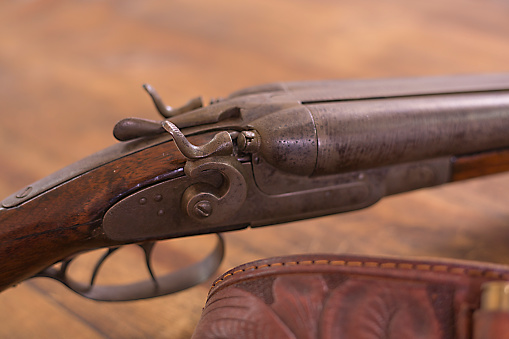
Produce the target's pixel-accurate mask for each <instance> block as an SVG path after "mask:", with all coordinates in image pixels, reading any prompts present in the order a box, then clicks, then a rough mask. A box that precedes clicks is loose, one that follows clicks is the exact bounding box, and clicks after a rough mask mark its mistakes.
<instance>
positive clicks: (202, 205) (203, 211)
mask: <svg viewBox="0 0 509 339" xmlns="http://www.w3.org/2000/svg"><path fill="white" fill-rule="evenodd" d="M193 213H194V215H195V216H197V217H199V218H206V217H209V216H210V215H211V214H212V205H211V204H210V202H209V201H207V200H200V201H198V202H197V203H196V204H194V206H193Z"/></svg>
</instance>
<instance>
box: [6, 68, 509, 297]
mask: <svg viewBox="0 0 509 339" xmlns="http://www.w3.org/2000/svg"><path fill="white" fill-rule="evenodd" d="M145 89H146V90H147V91H148V93H149V94H150V95H151V97H152V99H153V101H154V103H155V105H156V108H157V109H158V111H159V113H161V115H162V116H163V118H164V120H163V121H162V122H157V121H150V120H143V119H136V118H129V119H125V120H122V121H120V122H119V123H118V124H117V125H116V126H115V128H114V135H115V137H116V138H117V139H119V140H120V141H121V142H120V143H118V144H116V145H113V146H112V147H109V148H107V149H105V150H103V151H101V152H98V153H96V154H94V155H92V156H90V157H87V158H85V159H83V160H81V161H79V162H77V163H75V164H73V165H71V166H69V167H66V168H64V169H62V170H60V171H58V172H56V173H55V174H53V175H51V176H49V177H47V178H44V179H42V180H40V181H38V182H36V183H34V184H32V185H29V186H27V187H25V188H23V189H22V190H20V191H19V192H16V193H15V194H13V195H11V196H10V197H8V198H6V199H5V200H3V201H2V203H1V207H0V225H1V228H0V243H1V245H0V258H2V260H1V264H0V267H1V270H0V272H1V273H0V290H3V289H6V288H8V287H10V286H12V285H14V284H17V283H19V282H21V281H23V280H26V279H29V278H31V277H36V276H45V277H50V278H54V279H56V280H58V281H60V282H62V283H64V284H65V285H67V286H68V287H69V288H71V289H73V290H74V291H76V292H78V293H80V294H81V295H84V296H86V297H89V298H92V299H97V300H129V299H139V298H148V297H154V296H158V295H163V294H167V293H172V292H175V291H178V290H181V289H183V288H187V287H189V286H192V285H194V284H196V283H199V282H201V281H203V280H204V279H206V278H207V277H208V276H210V275H211V274H213V273H214V272H215V270H216V268H217V266H218V264H219V262H220V261H221V258H222V255H223V243H222V240H221V238H220V237H219V240H218V243H217V246H216V248H215V249H214V250H213V252H212V253H211V254H210V255H209V256H207V257H205V259H204V261H203V262H199V263H197V264H195V265H192V266H190V267H188V268H186V269H184V270H182V271H178V272H174V273H171V274H169V275H167V276H163V277H155V276H154V274H152V271H151V269H150V254H151V250H152V248H153V244H154V242H155V241H157V240H161V239H169V238H176V237H185V236H192V235H197V234H205V233H218V232H226V231H231V230H238V229H242V228H246V227H258V226H265V225H273V224H278V223H284V222H289V221H293V220H299V219H305V218H312V217H317V216H322V215H328V214H334V213H340V212H347V211H352V210H357V209H361V208H364V207H367V206H370V205H372V204H374V203H375V202H377V201H378V200H379V199H380V198H382V197H384V196H388V195H392V194H396V193H401V192H407V191H411V190H415V189H419V188H423V187H430V186H436V185H441V184H444V183H447V182H451V181H458V180H463V179H468V178H472V177H476V176H481V175H486V174H490V173H497V172H502V171H507V170H509V134H508V131H509V74H505V75H484V76H456V77H435V78H422V79H391V80H359V81H320V82H289V83H276V84H270V85H264V86H258V87H252V88H248V89H245V90H242V91H238V92H235V93H233V94H232V95H230V96H229V97H228V98H226V99H222V100H218V101H216V102H213V103H211V104H210V105H209V106H206V107H202V104H201V100H199V99H193V100H191V101H190V102H189V103H187V104H186V105H184V106H183V107H181V108H178V109H171V108H170V107H168V106H166V105H164V103H163V102H162V100H161V99H160V97H159V96H158V94H157V93H156V92H155V90H154V89H152V88H151V87H150V86H148V85H145ZM131 243H138V244H140V246H141V247H142V248H143V249H144V250H145V254H146V261H147V267H148V269H149V272H150V278H149V279H148V280H146V281H140V282H137V283H133V284H130V285H126V286H99V285H96V284H94V281H95V277H96V275H97V273H98V272H99V268H100V267H101V264H102V263H103V262H104V260H105V259H106V258H107V257H108V256H109V255H110V254H111V253H113V251H114V250H115V249H116V248H118V247H119V246H121V245H124V244H131ZM104 247H107V248H109V251H108V252H107V253H106V254H105V255H104V256H103V257H102V258H101V259H100V260H99V262H98V263H97V265H96V268H95V269H94V271H93V274H92V277H91V279H90V283H87V284H84V283H79V282H76V281H74V280H72V279H70V277H69V276H68V274H67V273H68V272H67V269H68V266H69V264H70V263H71V262H72V259H73V258H74V256H75V255H77V254H79V253H81V252H83V251H88V250H92V249H97V248H104ZM59 262H60V263H61V264H60V265H54V264H55V263H59Z"/></svg>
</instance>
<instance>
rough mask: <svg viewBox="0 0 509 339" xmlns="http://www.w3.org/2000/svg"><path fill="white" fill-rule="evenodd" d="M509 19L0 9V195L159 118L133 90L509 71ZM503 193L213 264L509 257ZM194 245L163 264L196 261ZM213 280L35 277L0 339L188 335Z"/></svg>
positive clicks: (189, 90) (300, 5)
mask: <svg viewBox="0 0 509 339" xmlns="http://www.w3.org/2000/svg"><path fill="white" fill-rule="evenodd" d="M507 18H509V2H507V1H503V0H486V1H482V2H481V1H475V0H450V1H441V0H429V1H419V2H417V1H413V2H409V1H405V0H388V1H374V0H373V1H354V0H349V1H315V2H312V1H304V0H298V1H294V0H292V1H291V0H271V1H267V0H256V1H254V0H249V1H236V2H234V1H204V0H199V1H168V2H159V1H154V0H145V1H120V0H117V1H108V2H106V1H93V0H92V1H63V0H31V1H3V2H1V3H0V108H1V109H0V196H2V197H5V196H7V195H9V194H11V193H12V192H14V191H16V190H18V189H19V188H21V187H22V186H24V185H26V184H28V183H30V182H33V181H35V180H37V179H40V178H42V177H43V176H46V175H48V174H50V173H51V172H53V171H55V170H57V169H59V168H61V167H63V166H65V165H67V164H69V163H71V162H74V161H76V160H78V159H80V158H82V157H84V156H86V155H88V154H90V153H92V152H95V151H97V150H99V149H102V148H104V147H106V146H108V145H110V144H112V143H114V142H115V140H114V139H113V137H112V134H111V130H112V128H113V125H114V124H115V122H116V121H118V120H120V119H122V118H124V117H128V116H136V117H142V118H148V119H156V118H157V115H156V112H155V110H154V109H153V107H152V104H151V102H150V101H149V99H148V96H147V95H146V94H145V93H144V92H143V91H142V89H141V84H142V83H144V82H149V83H151V84H152V85H153V86H155V87H156V88H157V89H158V91H159V93H160V94H161V95H162V96H163V98H164V99H165V101H166V102H167V103H169V104H170V105H175V106H178V105H179V104H182V103H184V102H185V101H187V99H189V98H191V97H193V96H197V95H204V96H205V98H214V97H220V96H225V95H227V94H228V93H229V92H232V91H234V90H237V89H239V88H241V87H246V86H250V85H255V84H260V83H266V82H273V81H284V80H305V79H329V78H372V77H399V76H418V75H436V74H458V73H486V72H504V71H505V72H507V71H509V62H508V61H509V20H508V19H507ZM508 188H509V175H507V174H502V175H497V176H493V177H490V178H485V179H476V180H472V181H470V182H467V183H459V184H453V185H450V186H448V187H440V188H435V189H429V190H422V191H419V192H415V193H409V194H405V195H401V196H398V197H392V198H388V199H385V200H383V201H382V202H380V203H379V204H378V205H376V206H374V207H372V208H369V209H367V210H364V211H358V212H354V213H349V214H344V215H338V216H332V217H326V218H320V219H316V220H310V221H305V222H297V223H292V224H287V225H282V226H278V227H269V228H262V229H257V230H245V231H239V232H234V233H231V234H228V235H226V240H227V255H226V259H225V261H224V263H223V265H222V268H221V270H222V271H224V270H226V269H228V268H231V267H233V266H235V265H238V264H241V263H244V262H247V261H250V260H254V259H258V258H264V257H269V256H275V255H285V254H292V253H309V252H331V253H364V254H380V255H413V256H447V257H454V258H462V259H475V260H485V261H494V262H501V263H509V246H507V243H508V242H509V208H508V206H507V205H508V204H507V200H508V199H509V191H508ZM77 194H79V192H78V193H77ZM0 227H1V225H0ZM201 241H202V240H200V242H199V243H198V245H193V243H187V242H186V243H185V244H184V243H178V244H177V245H176V247H164V248H163V250H162V252H161V253H160V255H159V256H158V258H159V259H160V261H162V262H165V260H167V261H168V262H171V259H172V257H174V258H175V257H176V258H186V257H196V256H199V253H198V254H197V252H200V250H201V248H202V243H201ZM203 241H205V240H203ZM163 258H164V260H163ZM180 260H181V259H180ZM117 261H118V262H120V264H123V266H121V267H122V268H117V270H119V271H129V270H130V264H131V259H130V257H129V256H128V257H126V258H124V259H122V258H120V257H119V258H118V260H117ZM171 265H173V264H170V263H169V264H167V266H171ZM218 273H219V272H218ZM208 286H209V284H208V283H205V284H202V285H200V286H198V287H195V288H193V289H191V290H188V291H185V292H181V293H178V294H176V295H172V296H167V297H163V298H158V299H154V300H146V301H139V302H132V303H97V302H93V301H89V300H85V299H83V298H81V297H79V296H76V295H74V294H73V293H72V292H70V291H68V290H67V289H66V288H64V287H63V286H61V285H59V284H57V283H55V282H52V281H46V280H44V279H38V280H33V281H29V282H25V283H22V284H20V285H19V286H18V287H16V288H14V289H11V290H8V291H6V292H4V293H2V294H0V319H1V321H0V337H2V338H71V337H72V338H188V337H190V335H191V333H192V331H193V328H194V326H195V324H196V322H197V320H198V318H199V316H200V311H201V308H202V306H203V304H204V302H205V298H206V294H207V290H208Z"/></svg>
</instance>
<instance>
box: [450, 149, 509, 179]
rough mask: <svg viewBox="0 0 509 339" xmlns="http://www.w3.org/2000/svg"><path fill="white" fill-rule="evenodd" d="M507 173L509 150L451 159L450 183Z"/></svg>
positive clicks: (508, 169) (508, 168)
mask: <svg viewBox="0 0 509 339" xmlns="http://www.w3.org/2000/svg"><path fill="white" fill-rule="evenodd" d="M506 171H509V149H502V150H495V151H491V152H483V153H477V154H471V155H462V156H458V157H456V158H454V159H453V162H452V177H451V181H460V180H466V179H470V178H476V177H480V176H483V175H489V174H495V173H501V172H506Z"/></svg>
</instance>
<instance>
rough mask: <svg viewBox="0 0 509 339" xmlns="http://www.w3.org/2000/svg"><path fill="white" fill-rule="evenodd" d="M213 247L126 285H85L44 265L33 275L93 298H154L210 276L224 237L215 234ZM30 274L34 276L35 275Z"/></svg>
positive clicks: (218, 256) (112, 299)
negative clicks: (190, 260)
mask: <svg viewBox="0 0 509 339" xmlns="http://www.w3.org/2000/svg"><path fill="white" fill-rule="evenodd" d="M216 235H217V242H216V246H215V247H214V249H213V250H212V251H211V252H210V253H209V254H208V255H207V256H206V257H205V258H203V259H202V260H200V261H198V262H196V263H194V264H193V265H190V266H187V267H184V268H182V269H179V270H176V271H174V272H170V273H168V274H166V275H163V276H161V277H158V278H157V279H156V280H155V281H154V280H151V279H147V280H143V281H138V282H135V283H131V284H126V285H88V284H83V283H81V282H77V281H75V280H72V279H70V278H68V277H67V276H66V275H65V274H62V271H60V270H57V269H55V268H51V267H50V268H48V269H46V270H44V271H43V272H41V273H40V274H38V275H37V276H35V277H46V278H52V279H55V280H57V281H59V282H61V283H62V284H64V285H65V286H67V287H68V288H69V289H70V290H72V291H74V292H75V293H77V294H79V295H81V296H83V297H85V298H88V299H92V300H97V301H132V300H139V299H148V298H155V297H159V296H163V295H167V294H172V293H176V292H179V291H182V290H185V289H188V288H190V287H193V286H195V285H198V284H200V283H202V282H204V281H205V280H207V279H208V278H210V277H211V276H212V275H213V274H214V273H215V272H216V271H217V269H218V268H219V266H220V264H221V262H222V260H223V257H224V239H223V237H222V236H221V234H219V233H217V234H216ZM35 277H34V278H35Z"/></svg>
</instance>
